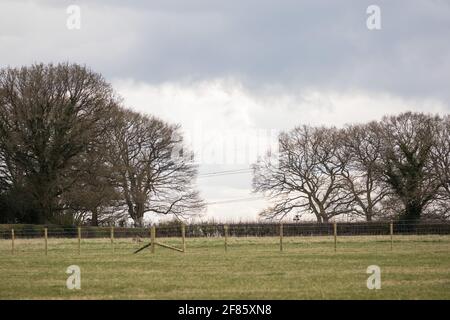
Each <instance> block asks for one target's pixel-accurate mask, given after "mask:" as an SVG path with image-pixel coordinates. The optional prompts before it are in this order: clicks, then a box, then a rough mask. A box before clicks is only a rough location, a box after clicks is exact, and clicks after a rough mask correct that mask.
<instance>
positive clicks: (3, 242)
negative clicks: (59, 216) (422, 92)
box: [0, 221, 450, 255]
mask: <svg viewBox="0 0 450 320" xmlns="http://www.w3.org/2000/svg"><path fill="white" fill-rule="evenodd" d="M433 235H435V236H448V235H450V222H440V221H420V222H412V221H392V222H390V221H381V222H378V221H377V222H334V223H314V222H300V223H235V224H212V223H207V224H192V225H182V224H180V225H176V224H172V225H159V226H153V227H151V228H123V227H90V226H81V227H73V226H71V227H61V226H36V225H33V226H31V225H10V226H7V225H3V226H0V254H7V253H8V252H10V253H12V254H18V253H21V252H23V253H26V252H45V254H46V255H47V254H48V252H49V251H50V252H72V253H78V254H81V253H82V252H86V251H102V250H108V252H111V250H112V251H113V252H115V253H117V252H123V253H134V252H136V251H139V249H142V248H143V247H144V248H145V247H149V248H150V249H151V252H155V247H156V246H161V247H165V248H168V249H173V250H177V251H180V252H186V241H187V240H194V239H208V238H209V239H217V240H219V239H220V241H219V242H217V241H216V242H215V243H216V245H217V243H222V244H221V245H223V246H224V250H225V251H228V249H229V247H231V246H233V245H236V243H239V241H241V243H242V239H250V238H255V239H256V240H255V241H250V242H248V243H251V244H261V245H270V246H272V244H273V245H276V246H277V247H279V250H280V251H283V250H284V249H285V246H283V245H284V244H286V243H288V244H292V243H295V241H296V240H295V239H302V238H303V239H314V238H315V239H321V237H325V238H326V239H327V240H326V242H327V245H329V246H331V247H334V250H335V251H337V248H338V238H340V239H343V237H345V238H347V239H351V238H352V237H353V238H355V239H356V238H358V237H364V241H365V242H371V243H376V242H377V241H382V242H383V245H386V244H387V245H388V246H389V247H390V249H391V250H392V249H393V246H394V237H397V239H398V237H399V236H409V237H410V238H408V239H409V240H408V241H410V240H411V239H412V238H411V236H413V237H414V236H417V237H420V236H433ZM273 238H276V240H273ZM257 239H271V240H270V241H271V242H269V241H262V240H259V241H258V240H257ZM370 239H372V240H370ZM380 239H381V240H380ZM448 239H450V237H449V238H448ZM233 241H235V242H234V243H233ZM191 243H193V242H191ZM199 243H200V242H196V245H197V246H198V244H199ZM298 243H299V242H298ZM302 243H303V244H304V243H305V242H302ZM201 245H202V246H204V247H207V246H208V245H209V244H207V243H206V242H205V241H203V242H201ZM277 250H278V249H277Z"/></svg>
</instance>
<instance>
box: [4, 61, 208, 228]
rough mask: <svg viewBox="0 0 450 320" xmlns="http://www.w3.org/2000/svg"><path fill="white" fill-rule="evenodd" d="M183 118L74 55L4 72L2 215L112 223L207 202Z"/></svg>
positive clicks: (190, 209) (12, 219)
mask: <svg viewBox="0 0 450 320" xmlns="http://www.w3.org/2000/svg"><path fill="white" fill-rule="evenodd" d="M186 155H187V152H186V148H185V146H184V145H183V139H182V137H181V135H180V128H179V126H177V125H171V124H168V123H166V122H164V121H162V120H160V119H157V118H155V117H151V116H145V115H142V114H139V113H136V112H133V111H131V110H127V109H125V108H123V107H121V102H120V99H119V98H117V97H116V95H115V94H114V92H113V90H112V88H111V86H110V85H109V84H108V83H107V82H106V81H105V80H104V79H103V78H102V76H101V75H99V74H97V73H94V72H92V71H91V70H89V69H87V68H86V67H83V66H79V65H76V64H59V65H43V64H38V65H33V66H31V67H22V68H7V69H3V70H1V71H0V223H57V224H78V223H87V222H88V223H90V224H92V225H99V224H105V223H106V224H109V223H114V222H116V221H119V220H121V219H126V218H132V219H133V221H134V223H135V225H136V226H141V225H142V224H143V218H144V214H145V213H146V212H154V213H158V214H169V213H171V214H174V215H176V216H184V215H187V214H190V213H195V212H198V211H200V210H202V209H203V208H204V203H203V202H202V200H201V199H200V197H199V194H198V192H197V191H196V190H195V188H194V185H193V183H194V180H195V177H196V174H197V170H196V167H195V166H194V165H193V162H192V161H190V158H189V157H188V156H186Z"/></svg>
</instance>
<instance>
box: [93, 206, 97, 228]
mask: <svg viewBox="0 0 450 320" xmlns="http://www.w3.org/2000/svg"><path fill="white" fill-rule="evenodd" d="M91 226H93V227H98V209H97V208H94V209H92V219H91Z"/></svg>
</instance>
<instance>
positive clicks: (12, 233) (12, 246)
mask: <svg viewBox="0 0 450 320" xmlns="http://www.w3.org/2000/svg"><path fill="white" fill-rule="evenodd" d="M14 239H15V235H14V229H11V253H12V254H14Z"/></svg>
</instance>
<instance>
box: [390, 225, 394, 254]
mask: <svg viewBox="0 0 450 320" xmlns="http://www.w3.org/2000/svg"><path fill="white" fill-rule="evenodd" d="M389 229H390V234H391V251H392V250H393V249H394V223H393V222H392V221H391V223H390V225H389Z"/></svg>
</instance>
